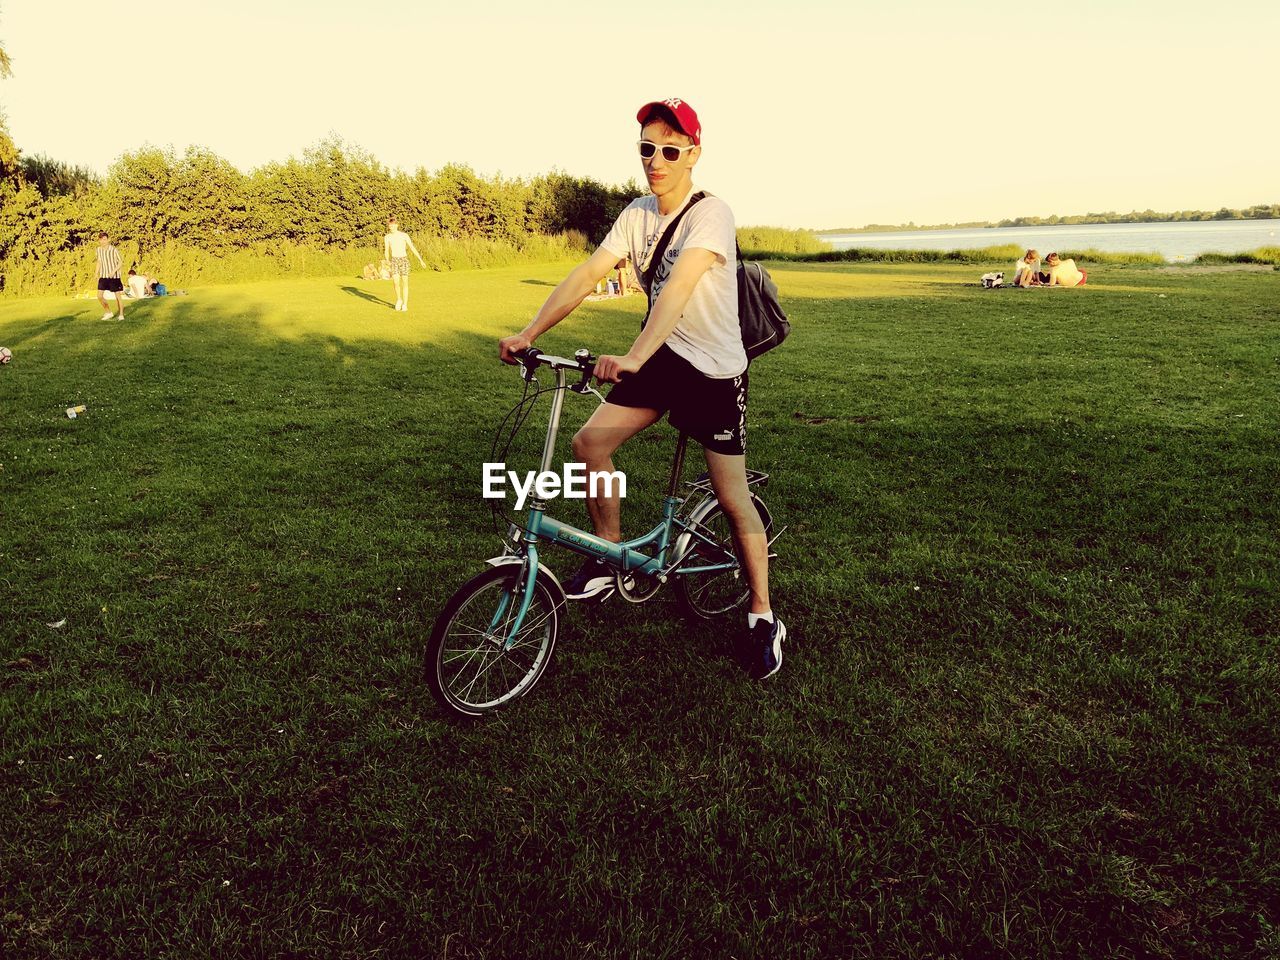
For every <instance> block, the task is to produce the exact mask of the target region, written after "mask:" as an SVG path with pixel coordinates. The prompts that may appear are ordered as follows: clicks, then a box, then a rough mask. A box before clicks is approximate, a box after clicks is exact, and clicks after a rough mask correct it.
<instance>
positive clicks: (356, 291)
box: [338, 287, 395, 307]
mask: <svg viewBox="0 0 1280 960" xmlns="http://www.w3.org/2000/svg"><path fill="white" fill-rule="evenodd" d="M338 289H340V290H341V291H342V292H343V293H347V294H350V295H351V296H353V297H359V298H360V299H361V300H367V301H368V302H369V303H377V304H381V305H382V306H384V307H394V306H395V304H394V303H392V302H391V301H390V300H383V299H382V298H381V297H379V296H378V295H377V294H373V293H370V292H369V291H367V290H361V289H360V288H358V287H339V288H338Z"/></svg>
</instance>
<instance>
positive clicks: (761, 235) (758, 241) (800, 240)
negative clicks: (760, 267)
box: [738, 227, 831, 260]
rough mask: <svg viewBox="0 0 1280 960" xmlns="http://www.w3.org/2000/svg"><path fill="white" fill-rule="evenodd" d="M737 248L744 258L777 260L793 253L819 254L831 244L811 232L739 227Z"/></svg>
mask: <svg viewBox="0 0 1280 960" xmlns="http://www.w3.org/2000/svg"><path fill="white" fill-rule="evenodd" d="M738 246H740V247H741V248H742V255H743V257H744V258H748V259H752V260H763V259H766V258H769V259H778V257H779V256H782V255H785V254H794V253H820V252H822V251H824V250H830V249H831V244H829V243H827V241H825V240H823V239H822V238H821V237H819V236H818V235H817V234H816V233H814V232H813V231H812V230H787V229H786V228H784V227H739V228H738Z"/></svg>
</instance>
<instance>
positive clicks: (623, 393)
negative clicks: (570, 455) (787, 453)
mask: <svg viewBox="0 0 1280 960" xmlns="http://www.w3.org/2000/svg"><path fill="white" fill-rule="evenodd" d="M606 399H607V400H608V402H609V403H612V404H616V405H617V406H619V407H645V408H648V409H650V410H657V411H658V412H659V413H667V412H668V411H669V412H670V413H671V425H672V426H673V427H675V428H676V429H677V430H680V431H683V432H684V433H687V434H688V435H689V436H691V437H693V439H694V440H696V441H698V443H700V444H702V445H703V446H704V447H706V448H707V449H708V450H710V451H711V452H713V453H723V454H726V455H728V456H739V457H740V456H742V455H743V454H745V453H746V451H747V371H745V370H743V371H742V373H741V374H740V375H739V376H736V377H729V378H727V379H723V380H717V379H716V378H714V377H708V376H707V375H706V374H705V373H703V372H702V371H701V370H699V369H698V368H697V367H695V366H694V365H693V364H692V363H690V362H689V361H688V360H686V359H685V358H684V357H682V356H680V355H679V354H678V353H676V352H675V351H674V350H672V349H671V348H670V347H668V346H667V345H666V344H665V343H664V344H663V345H662V346H660V347H659V348H658V352H657V353H655V354H654V355H653V356H652V357H650V358H649V359H648V361H646V362H645V365H644V366H643V367H641V368H640V369H639V370H638V371H637V372H636V373H633V374H630V375H629V376H627V377H626V378H625V379H623V381H622V382H621V383H618V384H615V385H614V387H613V389H612V390H610V391H609V396H608V397H607V398H606Z"/></svg>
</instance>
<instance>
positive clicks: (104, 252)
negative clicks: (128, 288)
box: [98, 230, 124, 320]
mask: <svg viewBox="0 0 1280 960" xmlns="http://www.w3.org/2000/svg"><path fill="white" fill-rule="evenodd" d="M123 291H124V284H123V283H121V282H120V251H119V250H117V249H116V248H115V247H113V246H112V245H111V240H110V239H109V238H108V237H107V231H105V230H103V231H102V232H101V233H99V234H98V302H99V303H100V304H102V309H103V310H104V311H106V312H105V313H103V315H102V319H103V320H114V319H117V315H118V318H119V319H121V320H123V319H124V300H123V299H122V298H121V293H122V292H123ZM108 293H114V294H115V295H116V313H112V312H111V307H110V306H108V304H107V296H106V295H107V294H108Z"/></svg>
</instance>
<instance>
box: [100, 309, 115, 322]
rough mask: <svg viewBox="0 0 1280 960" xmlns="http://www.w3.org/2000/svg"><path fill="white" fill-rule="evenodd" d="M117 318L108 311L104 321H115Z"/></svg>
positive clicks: (104, 315)
mask: <svg viewBox="0 0 1280 960" xmlns="http://www.w3.org/2000/svg"><path fill="white" fill-rule="evenodd" d="M115 318H116V315H115V314H114V313H112V312H111V311H110V310H108V311H107V312H106V313H104V314H103V315H102V319H103V320H114V319H115Z"/></svg>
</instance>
